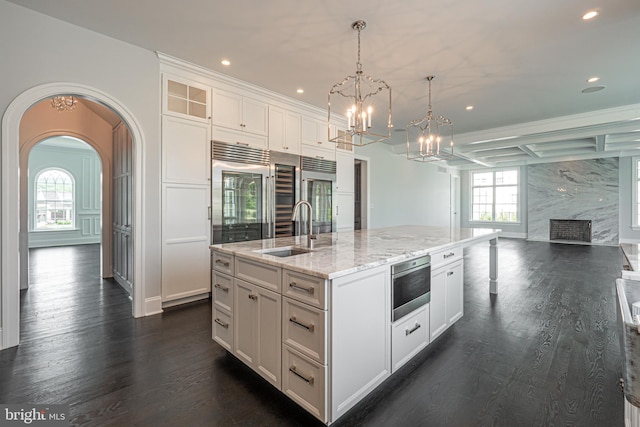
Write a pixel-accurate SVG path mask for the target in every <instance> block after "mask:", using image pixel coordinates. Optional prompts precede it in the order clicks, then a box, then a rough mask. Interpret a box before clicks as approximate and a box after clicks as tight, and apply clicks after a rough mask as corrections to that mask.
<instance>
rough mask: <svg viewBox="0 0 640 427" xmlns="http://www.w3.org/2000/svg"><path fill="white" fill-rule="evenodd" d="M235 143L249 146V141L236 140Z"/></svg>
mask: <svg viewBox="0 0 640 427" xmlns="http://www.w3.org/2000/svg"><path fill="white" fill-rule="evenodd" d="M236 144H237V145H244V146H245V147H248V146H249V143H248V142H240V141H236Z"/></svg>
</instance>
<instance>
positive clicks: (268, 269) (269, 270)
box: [235, 258, 282, 293]
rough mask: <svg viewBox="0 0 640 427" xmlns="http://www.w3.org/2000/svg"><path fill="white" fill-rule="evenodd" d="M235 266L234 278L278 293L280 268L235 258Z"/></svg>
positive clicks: (280, 275) (280, 276)
mask: <svg viewBox="0 0 640 427" xmlns="http://www.w3.org/2000/svg"><path fill="white" fill-rule="evenodd" d="M235 266H236V274H235V277H236V278H238V279H242V280H246V281H247V282H250V283H253V284H254V285H258V286H262V287H263V288H267V289H270V290H272V291H275V292H278V293H280V288H281V281H282V273H281V271H282V270H281V269H280V268H278V267H274V266H272V265H268V264H263V263H261V262H255V261H252V260H250V259H246V258H236V262H235Z"/></svg>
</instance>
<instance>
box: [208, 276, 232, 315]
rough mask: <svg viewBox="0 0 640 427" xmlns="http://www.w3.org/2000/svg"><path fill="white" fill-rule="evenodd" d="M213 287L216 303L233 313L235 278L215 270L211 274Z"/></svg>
mask: <svg viewBox="0 0 640 427" xmlns="http://www.w3.org/2000/svg"><path fill="white" fill-rule="evenodd" d="M211 289H212V290H213V302H214V304H216V305H218V306H219V307H220V308H223V309H225V310H227V311H228V312H230V313H231V312H232V311H233V278H232V277H231V276H227V275H226V274H222V273H219V272H216V271H215V270H214V271H213V274H212V275H211Z"/></svg>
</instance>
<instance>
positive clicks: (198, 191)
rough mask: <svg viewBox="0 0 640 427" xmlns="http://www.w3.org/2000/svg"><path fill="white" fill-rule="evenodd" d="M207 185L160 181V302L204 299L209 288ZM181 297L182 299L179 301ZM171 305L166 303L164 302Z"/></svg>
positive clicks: (208, 193)
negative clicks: (161, 182)
mask: <svg viewBox="0 0 640 427" xmlns="http://www.w3.org/2000/svg"><path fill="white" fill-rule="evenodd" d="M210 194H211V192H210V191H209V188H208V187H207V186H204V185H191V184H179V183H175V184H174V183H163V184H162V221H161V224H162V266H161V272H162V281H161V283H162V302H163V305H164V306H168V305H173V304H175V303H180V302H187V300H185V299H186V298H191V299H190V300H191V301H193V300H194V299H195V298H208V297H209V295H208V294H209V292H210V291H211V278H210V274H211V273H210V269H209V268H210V267H209V265H210V264H209V262H210V256H209V254H208V253H207V252H208V249H209V233H210V226H209V217H208V205H209V200H210ZM180 300H183V301H180ZM170 301H171V302H173V303H172V304H167V303H168V302H170Z"/></svg>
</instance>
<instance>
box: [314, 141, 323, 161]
mask: <svg viewBox="0 0 640 427" xmlns="http://www.w3.org/2000/svg"><path fill="white" fill-rule="evenodd" d="M318 144H322V142H318ZM316 159H320V160H323V159H324V156H316Z"/></svg>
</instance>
